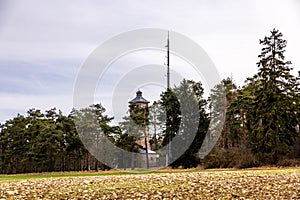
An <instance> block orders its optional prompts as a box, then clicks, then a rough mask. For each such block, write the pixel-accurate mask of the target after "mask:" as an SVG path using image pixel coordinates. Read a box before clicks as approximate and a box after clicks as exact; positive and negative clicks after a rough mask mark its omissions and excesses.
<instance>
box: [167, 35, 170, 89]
mask: <svg viewBox="0 0 300 200" xmlns="http://www.w3.org/2000/svg"><path fill="white" fill-rule="evenodd" d="M167 89H170V33H169V31H168V40H167Z"/></svg>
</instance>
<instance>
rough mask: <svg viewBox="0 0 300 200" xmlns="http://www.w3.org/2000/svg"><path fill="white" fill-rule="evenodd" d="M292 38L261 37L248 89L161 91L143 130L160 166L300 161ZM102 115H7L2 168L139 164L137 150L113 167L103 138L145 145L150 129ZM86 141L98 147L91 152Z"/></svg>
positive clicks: (98, 111)
mask: <svg viewBox="0 0 300 200" xmlns="http://www.w3.org/2000/svg"><path fill="white" fill-rule="evenodd" d="M286 43H287V42H286V40H284V39H282V34H281V33H280V32H279V31H278V30H275V29H274V30H272V31H271V35H270V36H268V37H265V38H264V39H263V40H260V44H262V46H263V48H262V51H261V54H260V55H259V56H258V57H259V61H258V63H257V67H258V73H257V74H255V75H254V76H253V77H250V78H248V79H247V80H246V82H245V85H244V86H242V87H238V86H237V85H236V84H235V83H234V80H233V79H232V78H227V79H224V80H222V82H221V83H220V84H219V85H216V86H215V88H214V89H213V90H212V91H211V94H210V97H209V98H208V99H205V98H204V97H203V95H204V89H203V86H202V84H201V83H200V82H195V81H192V80H183V81H182V82H181V84H180V85H178V86H175V87H174V88H172V89H168V90H167V91H165V92H163V93H162V94H161V98H160V99H159V100H157V101H156V102H155V103H153V104H152V105H151V107H150V108H149V110H150V115H149V116H148V119H147V123H142V124H144V125H146V124H147V127H142V129H143V130H144V129H145V128H147V129H148V137H149V149H151V150H153V151H156V152H157V153H158V154H159V155H160V158H159V159H160V160H159V162H158V163H159V165H160V166H163V165H164V164H165V163H166V162H167V161H168V165H169V166H171V167H173V168H177V167H183V168H190V167H196V166H198V165H199V164H202V165H204V167H206V168H211V167H240V168H241V167H254V166H260V165H297V164H300V140H299V121H300V94H299V90H300V88H299V87H300V72H298V73H299V74H298V76H296V77H295V76H293V75H292V74H291V70H292V68H291V67H290V65H291V62H290V61H285V57H284V52H285V47H286ZM92 113H94V114H92ZM104 113H105V108H104V107H103V106H102V105H100V104H95V105H91V106H89V107H88V108H84V109H81V110H75V109H73V110H72V111H71V113H70V114H69V115H67V116H65V115H63V114H62V113H61V112H60V111H57V110H56V109H55V108H54V109H50V110H47V111H45V112H44V113H42V112H41V111H40V110H37V109H31V110H29V111H28V112H27V115H26V116H22V115H18V116H16V117H15V118H13V119H10V120H7V121H6V122H5V123H4V124H2V125H1V131H0V172H1V173H25V172H44V171H71V170H72V171H77V170H91V169H93V170H98V169H100V170H105V169H110V167H117V168H124V169H126V168H135V167H137V165H136V164H135V160H136V158H135V157H134V156H132V157H126V158H125V157H123V158H122V157H116V156H115V155H114V152H112V151H111V152H106V153H105V155H107V157H110V158H115V160H111V162H112V163H114V162H115V163H118V164H116V165H114V166H112V165H110V166H107V165H105V164H103V163H101V162H99V161H98V160H97V159H95V157H94V156H93V155H96V154H97V152H99V151H100V150H99V149H101V148H100V147H101V145H102V146H103V145H104V144H102V143H101V137H104V136H105V137H106V138H108V140H109V141H110V142H111V143H112V144H114V145H116V146H117V147H119V148H122V149H124V150H126V151H128V152H136V153H138V152H140V150H142V149H143V146H142V144H141V143H140V142H139V141H140V140H141V139H142V138H143V136H144V132H143V131H142V132H141V131H140V130H136V126H133V124H132V123H133V121H132V118H131V117H129V116H126V117H124V119H123V121H122V122H120V124H119V126H111V125H110V122H111V121H112V120H113V118H112V117H108V116H106V115H105V114H104ZM142 117H145V116H144V115H143V116H142ZM78 119H79V120H78ZM139 119H142V121H143V122H144V120H146V119H145V118H139ZM75 122H76V123H77V124H75ZM78 124H81V125H79V126H78ZM76 125H77V126H76ZM144 125H143V126H144ZM76 127H77V129H76ZM99 129H100V130H101V131H100V132H99ZM101 134H102V135H101ZM219 135H220V137H219ZM171 141H172V145H169V146H168V148H165V149H164V148H163V147H166V145H167V144H169V142H171ZM83 142H84V143H85V144H87V143H88V144H90V145H91V146H93V147H94V149H95V151H94V153H93V155H92V154H91V153H90V152H89V151H87V149H86V148H85V146H84V144H83ZM215 142H216V145H215V146H214V148H213V150H212V151H211V152H210V153H209V154H208V155H206V154H207V153H208V152H209V151H210V146H211V145H214V144H215ZM201 146H202V147H206V149H205V148H201ZM95 152H96V153H95ZM206 152H207V153H206ZM202 156H205V157H204V159H203V157H202ZM167 159H168V160H167Z"/></svg>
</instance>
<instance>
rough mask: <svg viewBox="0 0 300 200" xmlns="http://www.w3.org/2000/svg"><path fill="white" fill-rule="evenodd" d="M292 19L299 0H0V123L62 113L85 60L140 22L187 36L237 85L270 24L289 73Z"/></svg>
mask: <svg viewBox="0 0 300 200" xmlns="http://www.w3.org/2000/svg"><path fill="white" fill-rule="evenodd" d="M299 19H300V1H298V0H286V1H280V0H268V1H264V0H257V1H255V0H248V1H247V0H245V1H240V0H235V1H234V0H227V1H225V0H198V1H196V0H194V1H193V0H187V1H174V0H173V1H158V0H151V1H150V0H148V1H146V0H145V1H141V0H115V1H101V0H95V1H91V0H89V1H76V0H72V1H71V0H70V1H62V0H51V1H40V0H26V1H21V0H19V1H17V0H0V123H3V122H4V121H5V120H7V119H9V118H12V117H14V116H16V114H17V113H20V114H26V111H27V110H28V109H29V108H40V109H42V110H44V109H50V108H52V107H56V108H58V109H61V110H62V111H63V112H64V113H65V114H68V113H69V111H70V109H71V108H72V106H73V99H72V98H73V88H74V83H75V80H76V76H77V73H78V72H79V70H80V67H81V66H82V64H83V63H84V61H85V59H86V58H87V57H88V56H89V55H90V53H91V52H92V51H93V50H94V49H95V48H96V47H98V46H99V45H101V43H102V42H104V41H106V40H108V39H110V38H111V37H112V36H115V35H118V34H120V33H123V32H126V31H131V30H134V29H139V28H160V29H167V30H172V31H175V32H178V33H181V34H183V35H185V36H187V37H189V38H190V39H192V40H194V41H195V42H197V43H198V44H199V45H200V46H201V47H202V48H203V49H204V50H205V51H206V52H207V54H208V55H209V56H210V58H211V59H212V60H213V62H214V63H215V65H216V67H217V69H218V71H219V73H220V75H221V77H222V78H226V77H228V76H231V75H232V77H233V79H234V80H235V82H236V83H237V84H238V85H239V86H242V85H243V82H244V80H245V79H246V78H247V77H250V76H252V75H254V74H255V73H256V72H257V67H256V62H257V61H258V58H257V56H258V55H259V54H260V49H261V46H260V45H259V39H262V38H263V37H264V36H265V35H269V34H270V31H271V30H272V29H273V28H277V29H279V30H280V31H281V32H282V33H283V36H284V38H285V39H287V41H288V45H287V49H286V50H287V51H286V59H287V60H291V61H292V63H293V67H294V72H293V74H294V75H296V70H297V71H298V70H300V55H299V47H300V39H299V35H300V20H299ZM154 55H155V54H154ZM159 59H161V58H159ZM174 60H175V58H174ZM162 61H163V59H162ZM119 62H120V61H119ZM124 62H125V61H124ZM149 62H150V61H149ZM144 64H147V63H144ZM148 64H151V63H148ZM163 78H165V76H162V79H163ZM146 91H147V90H146ZM99 93H101V91H99ZM149 93H150V92H149ZM149 93H148V98H151V97H149V96H151V95H149ZM97 95H100V96H101V94H97ZM145 96H147V94H145ZM132 97H134V94H132Z"/></svg>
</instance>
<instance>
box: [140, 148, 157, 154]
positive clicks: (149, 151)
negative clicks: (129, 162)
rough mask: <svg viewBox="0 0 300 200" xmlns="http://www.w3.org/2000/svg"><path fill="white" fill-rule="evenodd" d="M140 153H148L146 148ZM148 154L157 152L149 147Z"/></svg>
mask: <svg viewBox="0 0 300 200" xmlns="http://www.w3.org/2000/svg"><path fill="white" fill-rule="evenodd" d="M140 153H141V154H146V149H143V150H141V151H140ZM148 154H156V152H155V151H152V150H150V149H148Z"/></svg>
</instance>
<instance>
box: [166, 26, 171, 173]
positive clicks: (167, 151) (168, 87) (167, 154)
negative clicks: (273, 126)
mask: <svg viewBox="0 0 300 200" xmlns="http://www.w3.org/2000/svg"><path fill="white" fill-rule="evenodd" d="M166 47H167V91H168V90H169V89H170V33H169V31H168V39H167V46H166ZM166 115H167V113H166ZM166 117H167V116H166ZM167 118H168V117H167ZM169 137H170V136H168V138H167V140H168V144H167V147H166V148H167V149H166V167H168V165H169V162H170V161H169V160H170V145H171V144H170V138H169Z"/></svg>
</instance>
